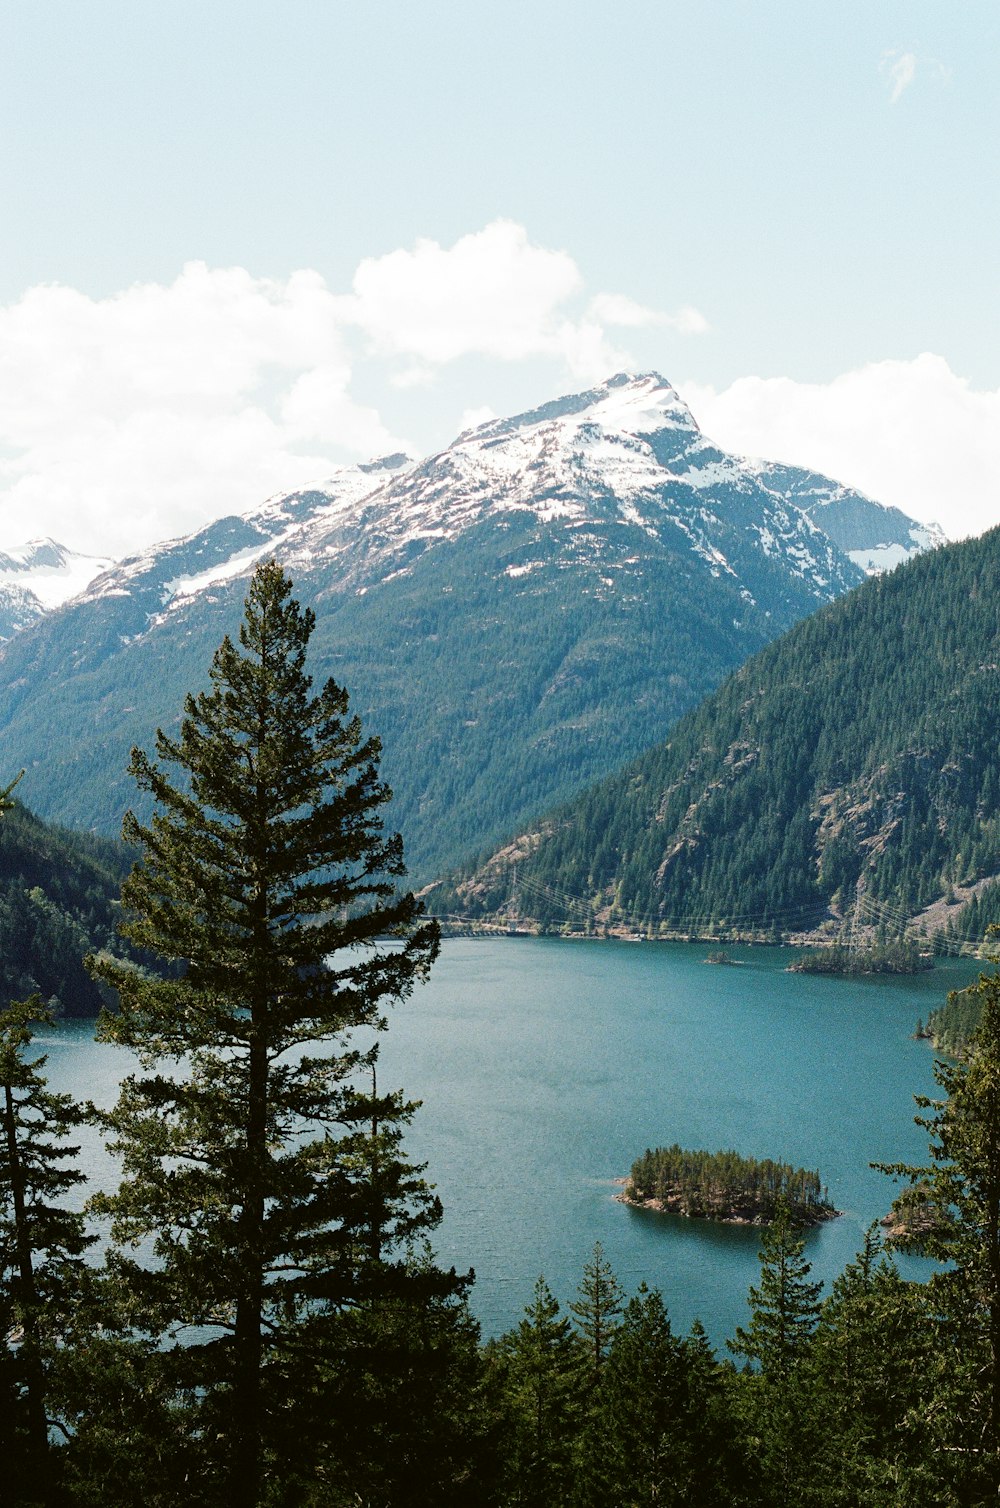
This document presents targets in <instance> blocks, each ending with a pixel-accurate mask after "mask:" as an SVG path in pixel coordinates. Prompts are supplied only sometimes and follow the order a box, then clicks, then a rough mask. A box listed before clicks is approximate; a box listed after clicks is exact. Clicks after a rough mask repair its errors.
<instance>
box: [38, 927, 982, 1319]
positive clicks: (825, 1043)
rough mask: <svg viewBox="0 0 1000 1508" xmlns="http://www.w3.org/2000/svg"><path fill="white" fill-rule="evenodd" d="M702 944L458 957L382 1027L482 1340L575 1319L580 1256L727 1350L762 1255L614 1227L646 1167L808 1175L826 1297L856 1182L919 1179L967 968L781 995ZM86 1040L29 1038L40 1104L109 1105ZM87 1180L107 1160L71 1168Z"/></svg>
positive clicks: (68, 1034)
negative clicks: (904, 1175)
mask: <svg viewBox="0 0 1000 1508" xmlns="http://www.w3.org/2000/svg"><path fill="white" fill-rule="evenodd" d="M728 951H729V953H730V955H731V956H732V957H733V958H735V959H737V960H739V963H738V965H737V966H736V967H732V968H726V967H712V966H708V965H706V964H705V963H704V962H703V960H704V956H705V952H706V949H705V947H704V945H687V944H649V943H642V944H637V943H614V942H593V943H588V942H560V941H558V940H555V939H529V938H523V939H503V940H496V941H492V940H468V941H465V940H460V941H452V942H448V943H446V944H445V947H444V949H443V952H442V956H441V959H440V960H439V962H438V964H437V965H436V967H435V970H434V973H433V976H432V979H431V980H430V982H429V983H428V984H426V985H424V986H422V987H421V988H420V989H419V990H418V991H417V992H416V993H415V994H414V996H413V997H412V999H411V1000H410V1001H408V1002H407V1003H406V1004H404V1005H402V1006H400V1007H399V1008H397V1009H396V1010H395V1011H394V1012H393V1013H392V1016H391V1020H390V1026H389V1031H388V1032H387V1033H386V1034H385V1036H384V1038H383V1047H382V1066H381V1068H380V1072H379V1083H380V1087H384V1088H386V1089H388V1088H390V1087H398V1088H402V1089H403V1090H404V1091H405V1093H406V1095H407V1096H408V1097H409V1098H415V1099H422V1100H423V1102H424V1103H423V1106H422V1108H421V1109H420V1110H419V1111H418V1112H417V1115H416V1117H415V1119H414V1123H413V1126H412V1128H411V1130H410V1133H409V1135H408V1137H407V1149H408V1151H409V1154H410V1156H411V1157H412V1158H414V1159H415V1160H418V1161H422V1162H423V1161H426V1162H427V1163H428V1177H429V1178H430V1179H431V1180H432V1181H433V1182H434V1183H435V1184H436V1186H437V1189H438V1192H439V1194H440V1196H441V1199H442V1201H443V1203H444V1207H445V1219H444V1222H443V1224H442V1226H441V1227H440V1229H439V1231H438V1232H437V1236H436V1238H435V1246H436V1249H437V1252H438V1255H439V1258H440V1259H441V1260H442V1261H443V1262H444V1264H445V1265H451V1264H454V1265H455V1266H456V1267H458V1268H459V1269H460V1270H463V1271H464V1270H465V1269H467V1268H468V1267H470V1266H471V1267H474V1268H475V1270H476V1274H477V1282H476V1286H475V1289H474V1290H473V1307H474V1309H475V1311H476V1313H477V1314H478V1316H479V1318H480V1319H481V1321H482V1323H483V1327H484V1330H485V1331H486V1332H487V1333H496V1332H498V1331H500V1330H503V1329H506V1328H508V1327H509V1326H510V1325H511V1324H513V1323H515V1322H516V1321H517V1319H518V1318H519V1317H520V1312H521V1309H522V1308H523V1306H524V1304H525V1303H526V1302H527V1300H528V1298H529V1296H530V1292H531V1288H532V1285H533V1283H534V1281H535V1279H536V1277H537V1276H538V1274H539V1273H544V1274H545V1277H546V1279H547V1280H548V1282H549V1284H550V1286H551V1287H552V1289H553V1290H554V1292H555V1293H556V1294H557V1296H558V1297H559V1298H560V1300H563V1301H565V1300H568V1299H569V1298H571V1297H572V1296H573V1293H574V1290H575V1288H576V1284H577V1282H578V1280H579V1276H580V1272H581V1269H582V1267H583V1264H584V1262H585V1261H586V1260H587V1258H588V1256H589V1255H590V1252H591V1249H592V1247H593V1244H594V1242H595V1240H600V1241H601V1242H602V1243H603V1245H604V1250H605V1254H606V1256H607V1257H608V1259H609V1260H610V1261H611V1263H612V1265H613V1266H614V1268H615V1270H616V1272H617V1274H618V1276H619V1278H620V1279H621V1281H622V1282H623V1284H624V1285H625V1286H626V1288H627V1289H628V1290H629V1291H632V1290H634V1289H635V1288H636V1287H637V1285H638V1284H639V1282H640V1281H642V1280H645V1281H646V1282H647V1283H649V1284H650V1285H656V1286H658V1287H660V1288H661V1289H662V1291H663V1293H664V1296H665V1298H666V1301H667V1304H668V1307H669V1310H670V1314H671V1317H672V1319H673V1322H674V1325H675V1328H677V1329H681V1330H686V1329H687V1328H688V1327H689V1325H690V1324H691V1322H692V1320H693V1319H694V1318H695V1317H696V1316H698V1317H700V1318H701V1320H702V1322H703V1323H704V1324H705V1326H706V1328H707V1329H708V1331H709V1334H710V1336H711V1337H712V1339H713V1340H714V1341H715V1342H716V1343H717V1344H721V1343H722V1341H723V1340H724V1338H725V1336H727V1335H731V1334H732V1333H733V1330H734V1329H735V1327H736V1325H738V1324H741V1323H743V1322H744V1321H745V1319H746V1305H745V1299H746V1290H747V1286H748V1285H749V1283H751V1282H753V1281H755V1280H756V1277H757V1274H758V1271H759V1265H758V1261H757V1252H758V1248H759V1242H760V1232H759V1231H756V1230H753V1229H746V1228H739V1227H732V1226H714V1227H713V1226H709V1225H706V1224H705V1223H702V1222H691V1221H686V1220H682V1219H680V1218H674V1217H664V1216H657V1215H651V1214H647V1213H646V1212H643V1211H636V1210H629V1209H626V1208H625V1207H624V1206H622V1205H620V1204H618V1203H616V1202H615V1201H614V1199H613V1198H612V1195H613V1194H614V1192H615V1185H614V1180H615V1179H616V1178H618V1177H621V1176H622V1175H624V1174H626V1173H627V1172H628V1169H629V1166H630V1164H631V1162H632V1160H633V1158H634V1157H635V1156H636V1155H637V1154H638V1153H639V1152H641V1151H642V1150H643V1149H644V1148H645V1147H647V1146H656V1145H661V1144H668V1143H671V1142H675V1141H677V1142H680V1143H681V1144H682V1145H684V1146H690V1147H705V1148H708V1149H711V1150H715V1149H717V1148H721V1147H735V1148H736V1149H737V1150H738V1151H740V1152H744V1153H746V1154H748V1155H754V1156H766V1157H773V1158H776V1159H780V1160H782V1161H787V1162H792V1163H794V1164H795V1165H796V1166H803V1167H808V1168H818V1169H819V1171H820V1174H821V1176H822V1178H823V1180H824V1182H825V1183H827V1184H828V1186H829V1190H830V1197H831V1199H832V1200H833V1202H834V1204H835V1205H836V1206H837V1208H838V1209H840V1210H842V1211H843V1212H844V1213H843V1216H842V1218H841V1219H839V1220H835V1221H831V1222H830V1223H829V1224H827V1225H824V1226H821V1227H819V1228H818V1229H817V1230H815V1231H812V1232H810V1233H809V1237H808V1256H809V1259H810V1260H811V1262H812V1263H813V1272H814V1276H817V1277H821V1278H823V1279H824V1280H826V1282H827V1283H829V1282H830V1280H831V1279H832V1278H833V1277H835V1276H836V1274H837V1273H838V1272H839V1271H840V1270H841V1268H842V1267H843V1266H844V1264H845V1263H846V1262H848V1261H850V1259H851V1258H852V1257H853V1255H854V1254H855V1252H856V1251H857V1249H858V1246H859V1245H860V1243H861V1238H862V1236H863V1233H864V1231H865V1229H866V1227H867V1226H868V1225H869V1224H870V1223H871V1221H873V1220H876V1219H878V1218H879V1217H880V1216H881V1215H883V1214H884V1213H885V1211H886V1210H887V1208H888V1206H889V1203H890V1201H891V1199H892V1194H893V1185H892V1183H891V1182H890V1181H889V1180H888V1179H887V1178H885V1177H884V1176H883V1175H882V1174H879V1173H875V1172H873V1171H872V1170H871V1169H870V1168H869V1166H868V1164H869V1163H870V1162H871V1161H873V1160H878V1161H897V1160H913V1161H924V1160H925V1158H926V1146H927V1143H926V1133H924V1132H923V1131H922V1130H921V1129H920V1128H919V1127H917V1126H915V1125H914V1124H913V1114H914V1106H913V1098H912V1097H913V1095H914V1094H915V1093H924V1094H926V1093H933V1092H934V1082H933V1078H932V1071H931V1070H932V1064H933V1057H932V1054H931V1052H930V1051H929V1050H928V1048H927V1045H926V1044H925V1043H922V1042H915V1041H914V1040H913V1039H912V1035H911V1034H912V1032H913V1028H914V1024H915V1022H916V1019H917V1017H918V1016H922V1017H924V1018H926V1016H927V1014H928V1013H929V1011H930V1010H931V1009H933V1007H934V1006H935V1005H936V1004H939V1003H940V1002H941V1001H942V1000H943V999H944V996H945V994H946V993H947V991H948V990H949V989H954V988H957V987H959V986H961V985H964V984H966V983H968V982H969V980H970V979H972V978H974V977H975V975H976V972H977V970H976V966H975V965H974V964H969V963H966V962H962V963H958V962H948V963H945V964H944V965H941V966H939V967H938V968H936V969H935V970H934V971H933V972H932V973H929V974H923V975H918V976H916V977H915V978H908V979H890V978H880V979H870V980H846V979H836V978H828V977H817V976H810V975H802V974H789V973H787V972H786V967H787V964H788V961H789V957H790V955H789V952H788V951H787V950H781V949H777V948H753V949H751V948H747V949H739V948H730V949H728ZM90 1032H91V1028H90V1026H89V1025H88V1024H87V1023H68V1024H66V1025H64V1026H60V1027H59V1028H58V1029H57V1030H55V1031H50V1032H48V1033H46V1038H45V1050H46V1051H48V1052H49V1054H50V1058H49V1070H48V1072H49V1075H50V1080H51V1083H52V1086H53V1087H54V1088H66V1089H69V1090H71V1091H72V1092H73V1093H75V1094H77V1095H80V1096H84V1095H88V1096H90V1097H92V1098H93V1099H94V1100H95V1101H97V1102H98V1103H105V1104H107V1103H111V1102H112V1101H113V1099H114V1095H115V1087H116V1084H117V1078H118V1075H119V1074H120V1073H123V1072H125V1071H126V1070H127V1067H128V1059H127V1058H126V1056H125V1055H124V1054H122V1053H120V1052H116V1051H114V1050H112V1049H110V1048H101V1047H98V1046H97V1045H96V1044H95V1043H94V1042H93V1041H92V1040H91V1036H90ZM87 1157H88V1168H89V1171H90V1172H91V1175H92V1177H93V1178H94V1179H95V1181H98V1182H101V1181H104V1182H106V1181H107V1180H108V1176H109V1167H110V1164H109V1163H108V1160H107V1158H106V1157H105V1156H104V1155H103V1154H102V1153H101V1152H100V1149H99V1148H97V1147H96V1146H93V1145H91V1146H89V1147H88V1148H87Z"/></svg>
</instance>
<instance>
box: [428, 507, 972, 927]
mask: <svg viewBox="0 0 1000 1508" xmlns="http://www.w3.org/2000/svg"><path fill="white" fill-rule="evenodd" d="M998 604H1000V530H996V529H995V530H993V531H991V532H990V533H989V534H986V535H984V536H983V537H982V538H979V539H972V540H967V541H964V542H962V543H960V544H956V545H951V546H948V547H946V548H943V549H940V550H936V551H934V552H932V553H930V554H927V555H923V556H920V557H918V558H917V559H915V560H913V561H910V562H909V563H907V564H906V565H904V566H901V567H900V568H899V569H898V570H896V571H893V572H892V573H890V574H889V575H886V576H881V577H877V578H874V579H872V580H870V581H868V582H866V583H864V584H863V585H862V586H860V587H858V588H857V590H856V591H853V592H851V593H849V594H848V595H847V596H846V597H843V598H841V599H840V600H838V601H837V602H835V603H833V604H831V605H830V606H829V607H826V608H823V609H821V610H820V611H819V612H818V613H816V614H815V615H814V616H813V617H811V618H809V619H807V620H806V621H804V622H802V623H800V624H798V625H797V626H796V627H795V628H793V629H792V630H790V632H788V633H787V634H786V635H785V636H784V637H783V638H782V639H781V640H779V641H778V643H776V644H773V645H771V646H770V647H769V648H767V649H765V650H763V651H762V652H761V653H760V654H758V655H757V656H755V657H754V658H753V659H752V660H750V661H748V662H747V664H745V665H744V666H743V667H742V668H741V669H740V670H738V671H736V672H735V674H734V675H732V676H731V677H730V678H729V680H728V681H727V682H726V683H725V684H724V685H723V686H722V687H721V688H720V689H719V690H718V691H717V692H716V693H715V694H714V695H712V696H711V697H709V698H708V700H707V701H705V702H704V703H703V704H702V705H701V706H700V707H699V708H698V709H697V710H696V711H694V712H692V713H690V714H689V715H688V716H687V717H685V718H684V719H683V720H682V721H681V722H680V723H679V724H678V725H677V726H676V728H675V729H674V731H673V732H672V733H671V735H670V741H669V743H667V744H665V745H661V746H660V747H658V748H656V749H654V750H652V751H651V752H649V753H648V754H646V755H644V756H643V757H642V758H641V759H639V760H636V761H634V762H633V763H632V764H631V765H629V766H628V767H627V768H626V769H625V770H624V771H622V772H621V773H620V774H618V775H616V776H614V777H612V778H610V779H609V780H606V781H605V782H603V783H602V784H600V785H598V786H595V787H593V788H592V789H591V790H589V791H588V792H586V793H585V794H584V795H583V796H581V797H579V798H577V799H576V800H575V801H574V802H573V803H572V804H570V805H567V806H565V807H563V808H562V809H560V810H558V811H557V812H555V813H554V814H553V815H552V816H551V818H549V819H548V820H546V821H545V822H544V823H542V824H541V825H540V826H539V827H538V829H537V834H538V841H537V842H536V843H533V844H529V843H523V844H522V845H520V848H521V852H520V855H519V858H518V864H517V885H518V894H517V900H518V910H519V912H520V914H521V915H522V916H524V917H531V918H535V919H537V920H538V921H540V922H542V923H547V924H549V925H557V926H559V925H564V924H565V925H568V926H571V927H573V928H576V929H583V930H587V929H590V930H593V929H595V928H600V927H601V926H603V925H604V924H605V923H609V924H617V925H620V926H623V927H630V928H633V929H635V930H639V931H642V932H644V933H647V934H649V935H654V936H656V935H668V934H672V935H678V934H680V935H685V934H686V933H695V934H697V935H699V936H711V935H712V932H713V930H716V931H727V932H729V931H736V932H738V933H743V934H748V935H755V936H758V937H760V936H767V935H770V934H773V933H774V932H775V931H776V930H781V929H784V930H791V929H794V928H797V927H800V926H804V925H810V924H812V923H815V922H816V921H818V920H819V919H820V918H822V917H823V915H824V913H826V912H827V910H828V908H830V907H833V908H834V910H835V911H836V910H838V909H839V911H840V912H841V913H843V912H844V911H846V910H849V909H850V908H852V907H854V908H856V910H857V913H858V920H859V921H860V922H861V923H863V924H865V925H866V926H867V925H870V926H872V927H877V926H878V925H879V924H881V923H883V922H886V923H889V924H891V925H895V924H897V923H898V921H899V919H900V917H905V916H911V915H913V914H914V913H916V912H918V911H919V910H920V909H921V908H922V907H924V906H926V905H927V904H928V903H930V902H932V901H934V900H936V899H939V898H941V897H942V896H945V895H947V894H948V892H949V887H950V886H953V885H963V884H969V883H972V882H974V881H978V880H979V879H981V878H983V877H988V876H992V875H996V874H997V873H1000V799H998V798H1000V741H998V740H997V738H996V729H995V725H994V724H995V708H996V704H997V678H998V675H1000V671H998V668H997V667H998V665H1000V607H998ZM512 887H513V872H512V869H511V866H510V864H509V863H508V862H507V860H506V859H504V858H502V857H498V858H497V859H496V860H495V861H494V862H491V863H490V864H487V865H485V866H484V867H482V868H480V869H478V870H476V871H475V872H474V873H466V874H464V875H462V876H460V877H459V878H458V879H457V880H456V881H455V882H454V883H452V884H451V885H450V886H449V887H447V888H445V889H443V890H442V891H441V893H440V895H436V897H435V905H439V906H440V908H441V910H442V911H448V912H451V911H463V912H465V913H467V914H469V915H471V916H477V915H484V914H489V913H490V912H495V911H498V910H500V911H502V910H504V909H505V908H506V907H507V906H508V905H509V904H510V899H511V894H512ZM990 894H991V892H987V895H990ZM994 899H995V898H994ZM980 905H981V906H985V905H986V900H985V899H984V900H983V901H982V902H981V903H980ZM981 935H982V934H981V929H980V928H979V924H978V923H977V930H975V934H974V940H975V941H978V940H979V939H980V937H981Z"/></svg>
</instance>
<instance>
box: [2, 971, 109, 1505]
mask: <svg viewBox="0 0 1000 1508" xmlns="http://www.w3.org/2000/svg"><path fill="white" fill-rule="evenodd" d="M47 1020H51V1015H50V1014H48V1013H47V1012H46V1010H45V1007H44V1006H43V1004H42V1001H41V1000H40V999H39V998H38V997H36V998H34V999H32V1000H28V1001H25V1002H23V1003H21V1004H12V1005H11V1006H10V1007H9V1008H8V1009H6V1010H4V1011H0V1441H2V1443H3V1462H4V1466H3V1471H4V1477H5V1490H6V1491H9V1492H11V1493H13V1494H14V1495H15V1496H16V1498H17V1501H20V1502H22V1503H25V1504H27V1503H34V1502H38V1503H48V1502H49V1501H50V1499H51V1496H52V1494H53V1493H54V1491H55V1475H56V1463H55V1459H54V1457H53V1453H52V1450H51V1448H50V1443H49V1430H50V1422H52V1421H54V1420H56V1419H58V1418H59V1414H58V1412H54V1409H55V1397H56V1391H57V1390H56V1387H55V1384H54V1381H53V1375H52V1374H53V1371H54V1369H55V1368H56V1366H57V1364H58V1360H59V1348H60V1342H61V1341H62V1340H63V1339H64V1338H65V1337H66V1336H67V1334H68V1333H70V1332H71V1331H72V1329H73V1325H74V1319H75V1317H77V1316H78V1311H79V1309H80V1308H81V1307H82V1299H83V1293H84V1288H85V1282H84V1278H85V1267H84V1263H83V1254H84V1252H85V1251H86V1249H87V1247H88V1245H90V1244H91V1240H92V1238H90V1237H88V1236H87V1234H86V1231H85V1229H84V1221H83V1217H82V1216H81V1215H80V1214H77V1213H74V1212H73V1211H71V1210H69V1209H67V1208H66V1205H65V1196H66V1194H67V1193H68V1191H69V1190H71V1189H73V1188H74V1187H75V1186H76V1185H78V1184H79V1183H82V1182H83V1177H84V1175H83V1174H82V1173H81V1172H80V1171H79V1170H78V1169H77V1168H75V1167H74V1166H73V1158H74V1157H75V1155H76V1153H77V1151H78V1150H79V1149H78V1148H77V1147H75V1146H67V1145H65V1138H66V1137H67V1136H68V1135H69V1134H70V1132H71V1131H73V1130H74V1129H75V1128H76V1127H77V1126H79V1124H80V1121H81V1119H82V1114H81V1112H80V1111H79V1110H78V1109H77V1107H76V1106H75V1105H74V1104H73V1103H72V1101H71V1100H70V1098H69V1097H68V1096H67V1095H64V1094H53V1093H51V1092H50V1091H49V1090H48V1089H47V1088H46V1080H45V1078H44V1076H43V1074H42V1069H43V1068H44V1067H45V1062H46V1059H45V1056H44V1055H42V1056H39V1057H31V1056H30V1051H31V1043H32V1038H33V1030H34V1026H35V1024H37V1023H38V1022H40V1021H42V1022H44V1021H47Z"/></svg>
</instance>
